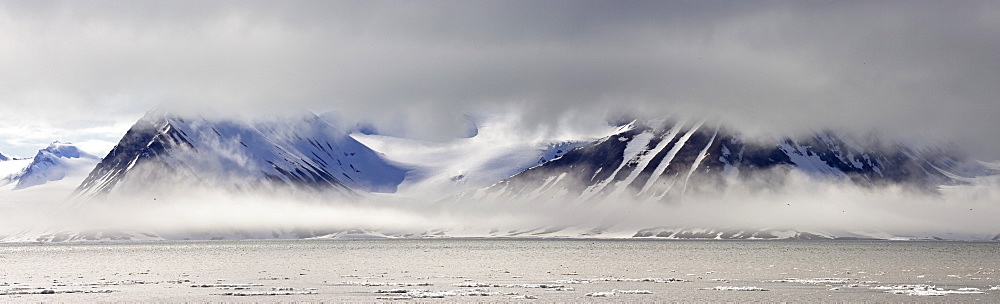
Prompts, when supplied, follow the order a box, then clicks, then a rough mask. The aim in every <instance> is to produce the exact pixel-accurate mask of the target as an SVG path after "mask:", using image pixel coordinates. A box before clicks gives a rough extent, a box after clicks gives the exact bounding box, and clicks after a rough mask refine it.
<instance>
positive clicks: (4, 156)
mask: <svg viewBox="0 0 1000 304" xmlns="http://www.w3.org/2000/svg"><path fill="white" fill-rule="evenodd" d="M8 160H10V157H8V156H7V155H4V154H3V152H0V161H8Z"/></svg>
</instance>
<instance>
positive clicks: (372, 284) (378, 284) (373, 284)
mask: <svg viewBox="0 0 1000 304" xmlns="http://www.w3.org/2000/svg"><path fill="white" fill-rule="evenodd" d="M432 285H434V284H431V283H426V282H340V283H337V284H334V286H365V287H381V286H395V287H414V286H432Z"/></svg>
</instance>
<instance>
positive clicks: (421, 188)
mask: <svg viewBox="0 0 1000 304" xmlns="http://www.w3.org/2000/svg"><path fill="white" fill-rule="evenodd" d="M352 136H353V137H354V138H355V139H357V140H358V141H360V142H362V143H364V144H365V145H367V146H370V147H372V148H373V149H375V150H376V151H379V152H381V153H383V154H385V155H386V157H387V158H388V159H390V160H392V161H394V162H396V163H399V164H402V165H404V166H406V167H408V168H411V170H410V172H409V174H407V177H406V179H405V180H404V181H403V183H402V184H401V185H400V187H399V188H400V190H399V195H400V196H405V197H409V198H414V199H420V200H425V201H434V200H438V199H441V198H444V197H446V196H449V195H453V194H455V193H459V192H462V191H467V190H472V189H478V188H482V187H486V186H489V185H492V184H494V183H496V182H498V181H501V180H503V179H505V178H508V177H510V176H513V175H514V174H517V173H518V172H521V171H524V170H526V169H528V168H531V167H534V166H538V165H541V164H544V163H546V162H549V161H551V160H553V159H557V158H559V157H562V156H563V155H564V154H565V153H566V152H568V151H569V150H572V149H573V148H576V147H578V146H580V145H583V144H585V143H586V142H587V141H585V140H573V139H563V140H559V139H555V140H553V139H546V138H530V137H528V138H526V137H522V136H517V135H512V134H508V133H507V132H506V130H504V127H503V126H497V125H491V124H484V125H483V126H480V129H479V131H478V133H477V134H476V136H474V137H471V138H459V139H454V140H450V141H447V142H429V141H421V140H413V139H405V138H396V137H389V136H381V135H366V134H360V133H355V134H352Z"/></svg>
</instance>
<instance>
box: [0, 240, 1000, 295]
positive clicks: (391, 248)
mask: <svg viewBox="0 0 1000 304" xmlns="http://www.w3.org/2000/svg"><path fill="white" fill-rule="evenodd" d="M998 269H1000V243H965V242H886V241H652V240H507V239H501V240H497V239H486V240H479V239H474V240H470V239H421V240H356V241H344V240H340V241H330V240H324V241H320V240H309V241H213V242H156V243H102V244H30V245H24V244H3V245H0V302H98V301H100V302H206V301H211V302H293V301H305V302H390V301H396V302H403V301H419V302H508V301H509V302H540V303H541V302H654V301H659V302H664V301H682V302H706V301H710V302H722V301H730V302H732V301H736V302H748V301H767V302H775V301H794V302H815V301H822V302H860V301H868V302H917V301H918V302H924V301H927V302H983V303H1000V288H998V287H996V286H998V285H1000V273H998V272H997V270H998Z"/></svg>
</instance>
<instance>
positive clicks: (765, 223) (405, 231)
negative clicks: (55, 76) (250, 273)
mask: <svg viewBox="0 0 1000 304" xmlns="http://www.w3.org/2000/svg"><path fill="white" fill-rule="evenodd" d="M782 172H783V173H777V172H770V173H768V174H781V175H782V176H781V179H780V180H781V182H780V184H778V183H774V184H771V185H768V186H766V187H761V184H759V183H746V182H738V181H730V182H729V183H727V184H726V185H725V186H708V185H702V186H701V187H692V188H691V189H689V190H688V191H686V192H685V193H684V194H683V195H680V196H673V197H668V198H667V199H664V200H663V201H649V200H645V199H638V198H632V197H631V196H629V195H621V196H618V197H611V198H606V199H600V200H595V201H586V202H580V201H576V200H574V199H575V197H565V198H556V199H551V200H546V201H544V202H539V201H529V200H518V199H516V198H515V199H509V198H505V199H496V200H492V199H481V200H443V201H421V200H414V199H413V197H414V196H416V197H419V195H414V194H413V193H410V194H405V193H401V194H376V195H366V196H364V197H362V198H361V199H359V200H354V199H348V198H344V197H337V196H335V195H321V194H302V193H297V194H296V192H295V191H292V192H281V191H277V192H271V193H267V194H262V193H254V192H242V193H237V192H232V191H226V190H219V189H209V188H196V187H189V188H183V189H176V191H174V192H159V193H157V194H156V195H149V194H146V195H119V196H115V197H113V198H111V199H108V200H106V201H90V202H87V203H85V204H80V203H78V202H72V201H64V199H65V197H61V196H59V195H50V196H48V197H45V196H33V197H32V198H31V199H30V200H24V201H21V202H19V203H18V204H9V203H8V204H4V205H3V207H4V210H3V211H5V212H2V213H0V221H2V222H3V223H4V224H3V225H2V226H0V228H2V229H0V233H2V234H4V235H11V234H16V233H19V232H22V231H24V230H31V229H39V228H44V229H47V230H48V231H63V230H67V231H132V232H152V233H155V234H157V235H160V236H162V237H167V238H192V237H193V238H199V236H200V237H206V236H210V235H213V233H214V234H215V235H227V236H229V237H237V238H247V237H250V238H274V237H278V235H279V234H280V235H281V236H280V237H281V238H296V237H302V236H320V235H323V234H328V233H337V232H343V231H347V230H361V231H364V232H365V233H374V234H384V235H389V236H430V235H433V234H434V232H440V231H445V233H443V234H441V235H445V236H490V235H491V234H490V233H491V232H494V233H495V232H497V231H501V232H507V231H535V232H540V231H544V230H549V229H555V230H556V232H554V233H553V234H546V235H544V236H550V237H551V236H570V237H580V236H583V235H584V233H585V232H587V231H591V230H593V229H602V230H605V234H602V235H596V237H631V236H632V235H633V234H635V232H636V231H639V230H641V229H645V228H653V227H666V228H689V229H693V228H706V229H748V230H758V229H776V230H781V229H789V230H798V231H809V232H819V233H829V234H831V235H838V234H840V235H843V234H844V233H858V234H860V235H867V236H871V237H904V238H905V237H915V238H928V237H932V236H938V237H942V238H950V239H968V240H972V239H979V240H983V239H990V238H992V237H993V236H995V235H996V234H997V233H1000V223H998V222H997V221H996V220H995V219H996V218H998V217H1000V206H997V204H996V203H995V202H996V201H997V199H998V198H1000V191H998V190H997V189H998V187H1000V179H998V178H997V177H993V176H987V177H979V178H971V179H967V180H966V183H965V184H962V185H953V186H942V187H941V188H940V189H939V190H938V191H918V190H915V189H912V188H908V187H906V186H884V187H862V186H855V185H852V184H850V183H847V182H831V181H829V180H821V179H817V178H815V177H812V176H809V175H807V174H804V173H799V172H797V171H782ZM67 207H69V208H67ZM305 232H308V233H305Z"/></svg>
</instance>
